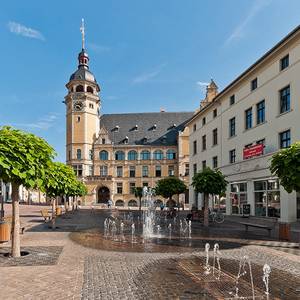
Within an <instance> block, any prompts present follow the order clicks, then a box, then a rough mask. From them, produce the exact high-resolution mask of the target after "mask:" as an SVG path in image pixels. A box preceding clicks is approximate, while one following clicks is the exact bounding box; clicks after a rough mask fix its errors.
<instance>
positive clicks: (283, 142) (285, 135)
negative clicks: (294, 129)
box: [279, 130, 291, 149]
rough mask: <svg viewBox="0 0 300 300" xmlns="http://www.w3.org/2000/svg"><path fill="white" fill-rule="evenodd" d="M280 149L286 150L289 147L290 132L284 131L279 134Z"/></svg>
mask: <svg viewBox="0 0 300 300" xmlns="http://www.w3.org/2000/svg"><path fill="white" fill-rule="evenodd" d="M279 141H280V148H281V149H283V148H288V147H290V146H291V131H290V130H286V131H283V132H280V133H279Z"/></svg>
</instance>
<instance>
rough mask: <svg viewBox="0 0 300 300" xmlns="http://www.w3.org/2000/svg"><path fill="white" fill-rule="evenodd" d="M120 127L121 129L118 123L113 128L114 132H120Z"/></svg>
mask: <svg viewBox="0 0 300 300" xmlns="http://www.w3.org/2000/svg"><path fill="white" fill-rule="evenodd" d="M119 129H120V126H119V125H116V126H115V127H114V128H113V130H112V131H113V132H119Z"/></svg>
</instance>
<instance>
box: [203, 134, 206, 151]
mask: <svg viewBox="0 0 300 300" xmlns="http://www.w3.org/2000/svg"><path fill="white" fill-rule="evenodd" d="M204 150H206V135H203V136H202V151H204Z"/></svg>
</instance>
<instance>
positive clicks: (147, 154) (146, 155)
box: [141, 150, 150, 160]
mask: <svg viewBox="0 0 300 300" xmlns="http://www.w3.org/2000/svg"><path fill="white" fill-rule="evenodd" d="M141 159H142V160H148V159H150V151H148V150H143V151H142V152H141Z"/></svg>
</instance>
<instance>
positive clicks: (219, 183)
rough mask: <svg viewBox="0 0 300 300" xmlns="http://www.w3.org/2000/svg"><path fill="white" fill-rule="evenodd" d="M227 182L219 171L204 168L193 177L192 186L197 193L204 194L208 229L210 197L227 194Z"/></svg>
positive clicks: (205, 219) (205, 221)
mask: <svg viewBox="0 0 300 300" xmlns="http://www.w3.org/2000/svg"><path fill="white" fill-rule="evenodd" d="M227 183H228V182H227V181H226V180H225V176H224V175H223V174H222V172H221V171H219V170H216V171H214V170H212V169H210V168H204V169H203V170H202V171H201V172H198V173H196V174H195V175H194V176H193V180H192V186H193V188H194V189H195V191H196V192H197V193H203V194H204V226H205V227H208V225H209V222H208V197H209V195H220V194H222V193H225V191H226V186H227Z"/></svg>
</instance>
